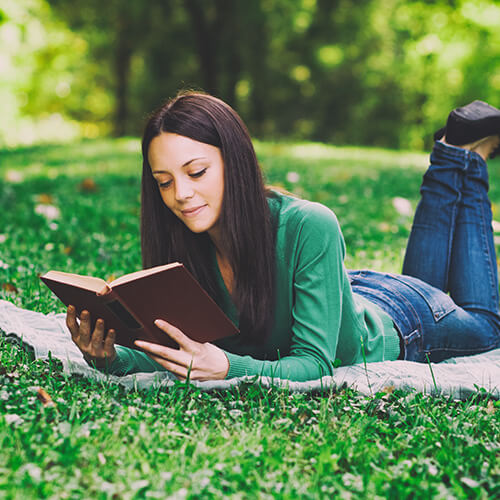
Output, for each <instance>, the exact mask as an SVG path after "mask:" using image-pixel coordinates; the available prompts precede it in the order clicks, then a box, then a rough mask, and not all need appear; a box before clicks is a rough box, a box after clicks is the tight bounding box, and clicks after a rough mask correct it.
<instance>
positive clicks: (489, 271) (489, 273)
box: [472, 185, 498, 301]
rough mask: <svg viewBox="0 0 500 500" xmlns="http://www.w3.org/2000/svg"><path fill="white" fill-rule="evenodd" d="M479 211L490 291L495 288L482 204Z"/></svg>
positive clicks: (495, 294)
mask: <svg viewBox="0 0 500 500" xmlns="http://www.w3.org/2000/svg"><path fill="white" fill-rule="evenodd" d="M472 187H473V189H474V190H475V191H476V193H478V194H479V196H480V197H481V198H482V196H481V191H480V190H479V189H478V188H476V186H474V185H473V186H472ZM479 210H480V212H481V224H480V228H481V240H482V242H483V251H484V253H485V255H486V258H487V261H488V277H489V280H490V289H491V290H494V288H495V278H494V272H493V270H492V261H491V254H490V249H489V245H488V235H487V229H486V215H485V213H484V206H483V203H480V204H479ZM497 296H498V292H496V293H495V292H493V293H492V295H491V298H492V300H493V301H496V300H497Z"/></svg>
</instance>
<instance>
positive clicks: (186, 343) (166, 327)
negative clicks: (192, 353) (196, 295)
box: [155, 319, 195, 350]
mask: <svg viewBox="0 0 500 500" xmlns="http://www.w3.org/2000/svg"><path fill="white" fill-rule="evenodd" d="M155 325H156V326H157V327H158V328H159V329H160V330H163V331H164V332H165V333H166V334H167V335H168V336H169V337H170V338H172V339H173V340H175V341H176V342H177V343H178V344H179V346H180V347H182V348H183V349H185V350H190V349H191V348H192V347H193V345H194V344H195V342H193V341H192V340H191V339H190V338H189V337H188V336H187V335H184V333H182V332H181V330H179V329H178V328H176V327H175V326H174V325H172V324H170V323H168V322H167V321H164V320H162V319H157V320H156V321H155Z"/></svg>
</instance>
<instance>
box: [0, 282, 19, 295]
mask: <svg viewBox="0 0 500 500" xmlns="http://www.w3.org/2000/svg"><path fill="white" fill-rule="evenodd" d="M2 290H4V291H6V292H8V293H18V292H19V291H18V289H17V288H16V287H15V285H13V284H12V283H2Z"/></svg>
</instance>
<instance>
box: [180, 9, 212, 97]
mask: <svg viewBox="0 0 500 500" xmlns="http://www.w3.org/2000/svg"><path fill="white" fill-rule="evenodd" d="M185 5H186V9H187V12H188V14H189V17H190V19H191V24H192V27H193V31H194V36H195V40H196V46H197V52H198V59H199V62H200V70H201V78H202V82H203V88H204V90H206V91H207V92H209V93H211V94H216V93H217V67H216V59H215V44H214V43H213V39H214V34H213V33H212V32H211V31H212V30H211V29H210V25H209V21H208V20H207V16H206V14H205V11H204V9H203V6H202V5H200V2H198V1H197V0H186V3H185Z"/></svg>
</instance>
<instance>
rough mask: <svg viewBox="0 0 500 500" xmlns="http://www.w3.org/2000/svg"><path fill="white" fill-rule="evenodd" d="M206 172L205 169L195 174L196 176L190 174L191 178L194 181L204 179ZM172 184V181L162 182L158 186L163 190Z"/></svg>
mask: <svg viewBox="0 0 500 500" xmlns="http://www.w3.org/2000/svg"><path fill="white" fill-rule="evenodd" d="M206 171H207V169H206V168H204V169H202V170H200V171H198V172H195V173H194V174H189V177H192V178H193V179H199V178H200V177H202V176H203V175H204V174H205V172H206ZM170 184H172V181H166V182H161V183H160V184H158V185H159V186H160V187H161V188H168V187H169V186H170Z"/></svg>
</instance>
